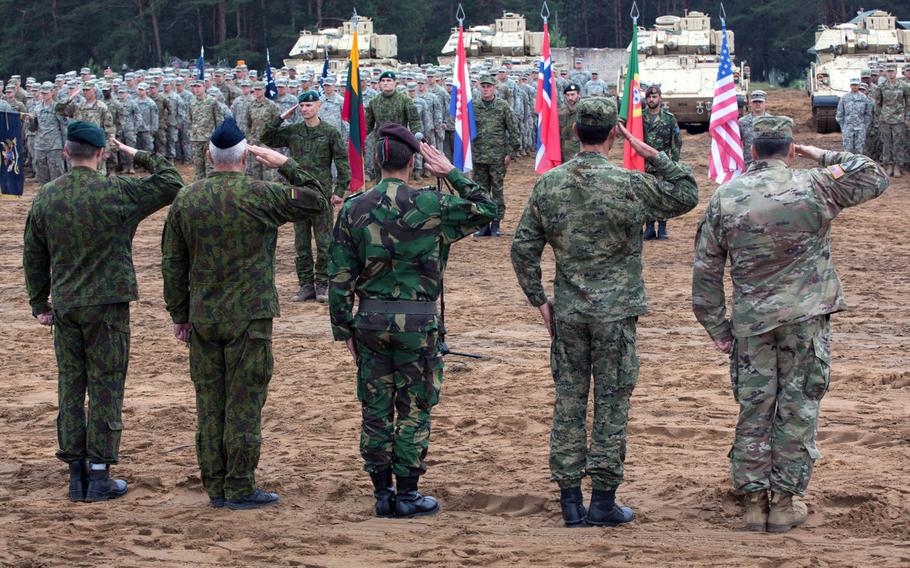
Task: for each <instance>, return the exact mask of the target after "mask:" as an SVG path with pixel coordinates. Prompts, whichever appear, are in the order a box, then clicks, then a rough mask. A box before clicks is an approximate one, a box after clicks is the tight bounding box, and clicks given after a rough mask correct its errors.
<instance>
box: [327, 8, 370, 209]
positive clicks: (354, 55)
mask: <svg viewBox="0 0 910 568" xmlns="http://www.w3.org/2000/svg"><path fill="white" fill-rule="evenodd" d="M352 45H353V46H354V47H353V48H352V49H351V57H350V60H349V63H348V82H347V85H346V86H345V89H344V106H343V107H342V108H341V119H342V120H345V121H347V123H348V124H349V125H350V136H348V161H349V162H350V165H351V183H350V188H351V191H356V190H357V189H359V188H361V187H363V184H364V182H365V181H366V175H365V174H364V171H363V164H364V162H363V152H364V147H365V142H366V138H367V121H366V118H365V117H364V114H363V93H362V92H361V89H360V49H359V48H358V46H359V44H358V43H357V24H356V20H355V24H354V41H353V43H352ZM328 65H329V62H328V59H326V62H325V67H324V68H323V71H322V72H323V74H324V75H323V76H325V74H327V73H328Z"/></svg>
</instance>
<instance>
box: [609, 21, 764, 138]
mask: <svg viewBox="0 0 910 568" xmlns="http://www.w3.org/2000/svg"><path fill="white" fill-rule="evenodd" d="M722 44H723V32H722V31H721V30H712V29H711V18H710V17H709V16H707V15H706V14H703V13H701V12H688V13H686V15H685V16H683V17H679V16H660V17H658V18H657V20H655V22H654V28H653V29H644V28H639V30H638V57H639V60H638V74H639V78H640V80H641V82H642V83H644V84H655V83H657V84H660V88H661V94H662V98H663V102H664V105H665V106H667V107H668V108H669V110H670V112H672V113H673V114H674V115H675V116H676V121H677V122H678V123H679V124H681V125H688V126H689V127H690V128H694V129H698V128H699V127H700V126H707V125H708V123H709V122H710V119H711V103H712V101H713V99H714V84H715V82H716V81H717V70H718V68H719V67H720V52H721V46H722ZM727 47H728V48H729V50H730V57H731V58H733V54H734V49H735V47H734V42H733V32H731V31H729V30H727ZM625 73H626V66H625V65H624V66H622V67H621V68H620V70H619V73H618V77H617V81H616V85H617V88H618V89H619V96H620V97H622V89H623V85H624V82H625ZM733 78H734V81H735V82H736V99H737V101H738V103H739V106H740V109H742V108H743V106H744V105H745V102H746V99H745V97H746V93H747V92H748V90H749V67H748V66H746V65H745V64H743V63H740V64H739V65H738V66H737V65H736V64H735V63H734V73H733Z"/></svg>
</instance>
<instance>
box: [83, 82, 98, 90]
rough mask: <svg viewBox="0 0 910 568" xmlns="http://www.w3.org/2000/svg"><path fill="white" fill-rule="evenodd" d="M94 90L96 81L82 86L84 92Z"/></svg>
mask: <svg viewBox="0 0 910 568" xmlns="http://www.w3.org/2000/svg"><path fill="white" fill-rule="evenodd" d="M94 88H95V82H94V81H86V82H85V83H83V84H82V90H83V91H89V90H91V89H94Z"/></svg>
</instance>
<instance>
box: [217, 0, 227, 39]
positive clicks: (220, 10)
mask: <svg viewBox="0 0 910 568" xmlns="http://www.w3.org/2000/svg"><path fill="white" fill-rule="evenodd" d="M226 4H227V3H226V2H225V0H221V1H220V2H218V5H217V6H216V8H215V9H216V14H217V15H218V19H217V20H216V25H217V27H216V29H215V37H217V38H218V41H217V43H224V41H225V40H226V39H227V5H226Z"/></svg>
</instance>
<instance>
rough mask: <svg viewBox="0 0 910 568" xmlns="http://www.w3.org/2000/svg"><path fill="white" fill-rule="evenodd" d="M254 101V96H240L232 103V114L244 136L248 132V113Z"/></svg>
mask: <svg viewBox="0 0 910 568" xmlns="http://www.w3.org/2000/svg"><path fill="white" fill-rule="evenodd" d="M252 100H253V96H252V95H240V96H239V97H237V98H236V99H234V102H233V103H231V114H232V115H234V120H235V121H236V122H237V126H238V127H240V130H242V131H243V133H244V134H247V132H246V130H244V129H245V128H246V111H247V109H248V108H249V106H250V102H251V101H252Z"/></svg>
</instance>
